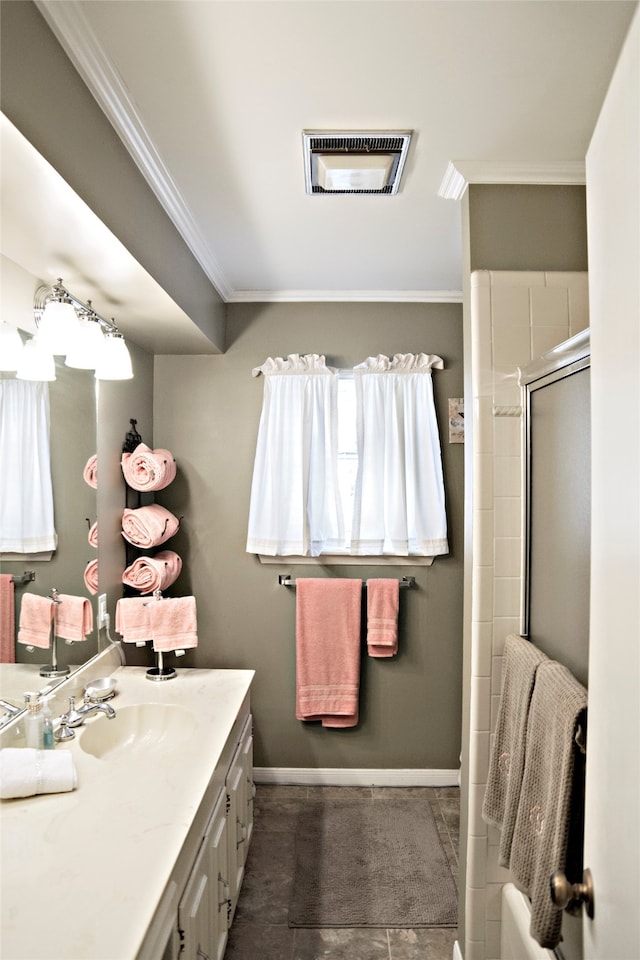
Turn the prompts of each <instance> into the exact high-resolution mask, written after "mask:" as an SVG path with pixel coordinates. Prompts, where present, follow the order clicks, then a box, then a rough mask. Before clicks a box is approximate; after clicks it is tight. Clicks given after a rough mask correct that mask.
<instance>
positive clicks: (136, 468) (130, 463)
mask: <svg viewBox="0 0 640 960" xmlns="http://www.w3.org/2000/svg"><path fill="white" fill-rule="evenodd" d="M121 462H122V472H123V474H124V478H125V480H126V481H127V483H128V485H129V486H130V487H132V488H133V489H134V490H143V491H152V490H164V488H165V487H168V486H169V484H170V483H171V481H172V480H174V479H175V475H176V462H175V460H174V459H173V455H172V454H171V453H170V452H169V450H164V449H162V447H157V448H156V449H155V450H151V449H150V448H149V447H148V446H147V445H146V443H139V444H138V446H137V447H136V449H135V450H134V451H133V453H123V454H122V461H121Z"/></svg>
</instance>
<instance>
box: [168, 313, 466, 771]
mask: <svg viewBox="0 0 640 960" xmlns="http://www.w3.org/2000/svg"><path fill="white" fill-rule="evenodd" d="M227 323H228V342H227V350H226V352H225V354H224V355H222V356H219V357H157V358H156V361H155V393H154V438H155V442H156V444H157V445H159V446H167V447H168V448H169V449H170V450H171V451H172V452H173V454H174V456H175V457H176V460H177V462H178V476H177V478H176V480H175V482H174V483H173V484H172V485H171V486H170V487H168V488H167V489H166V490H164V491H162V492H161V493H159V494H158V495H157V498H156V499H157V501H158V502H161V503H162V504H164V505H165V506H166V507H168V508H169V509H171V510H172V511H173V512H174V513H176V514H178V515H183V516H184V520H183V525H182V529H181V531H180V532H179V534H178V535H177V536H176V537H175V538H173V539H172V541H171V545H172V546H173V547H175V549H176V550H177V551H178V553H180V554H181V556H182V557H183V560H184V562H185V566H184V570H183V574H182V575H181V578H180V579H179V581H178V582H177V583H176V585H175V593H176V594H177V595H182V594H187V593H193V594H194V595H195V596H196V598H197V604H198V624H199V639H200V643H199V647H198V649H197V650H196V651H194V652H191V653H188V654H187V657H186V658H185V659H186V660H187V662H190V663H191V664H193V665H195V666H201V667H248V668H253V669H255V670H256V680H255V685H254V689H253V693H252V702H253V707H254V713H255V763H256V765H257V766H266V767H312V768H316V767H317V768H322V767H338V768H340V767H345V768H405V767H406V768H435V769H437V768H449V769H450V768H457V766H458V755H459V751H460V703H461V667H462V664H461V656H462V654H461V650H462V564H463V557H462V520H463V502H462V499H463V447H462V445H461V444H454V445H450V444H449V443H448V439H447V438H448V433H447V398H448V397H458V396H461V394H462V311H461V308H460V306H459V305H455V304H430V305H417V304H403V305H398V304H353V303H351V304H251V305H230V306H229V307H228V317H227ZM421 351H422V352H427V353H437V354H439V355H441V356H442V357H443V359H444V361H445V370H443V371H436V372H435V373H434V378H433V379H434V388H435V396H436V404H437V410H438V418H439V424H440V430H441V436H442V441H443V442H442V449H443V457H444V471H445V483H446V497H447V513H448V521H449V542H450V550H451V552H450V555H449V556H447V557H442V558H438V559H437V560H436V561H435V562H434V564H433V566H431V567H429V568H420V567H404V566H393V567H385V566H382V567H380V566H362V567H361V566H356V567H354V566H335V567H331V568H330V569H327V571H326V573H327V574H328V575H330V576H357V577H362V578H367V577H369V576H398V577H400V576H402V575H403V574H405V573H408V574H411V575H415V576H416V579H417V586H416V588H414V589H411V590H406V591H403V592H402V593H401V604H400V606H401V612H400V638H399V648H400V650H399V655H398V656H397V657H396V658H394V659H392V660H386V661H382V660H373V659H371V658H368V657H366V656H363V662H362V678H361V683H362V687H361V720H360V724H359V726H358V727H357V728H355V729H352V730H343V731H335V730H334V731H328V730H326V729H323V728H322V727H320V726H319V725H318V724H315V723H302V722H300V721H297V720H296V719H295V714H294V694H295V655H294V638H295V592H294V591H293V590H291V589H288V588H285V587H281V586H279V585H278V574H279V573H281V572H287V573H289V572H290V573H291V574H292V575H293V576H301V577H303V576H313V575H321V574H322V573H323V572H324V571H320V573H319V572H318V569H317V568H315V567H309V566H296V565H295V564H292V563H288V562H282V563H279V564H277V565H262V564H260V562H259V560H258V559H257V558H256V557H255V556H252V555H249V554H247V553H246V552H245V544H246V533H247V513H248V504H249V493H250V484H251V473H252V466H253V456H254V451H255V440H256V435H257V427H258V418H259V414H260V408H261V404H262V393H263V381H262V378H255V379H254V378H252V376H251V369H252V368H253V367H255V366H257V365H259V364H261V363H262V362H263V361H264V360H265V359H266V357H268V356H270V355H272V356H283V355H284V356H286V355H287V354H289V353H301V354H304V353H311V352H315V353H324V354H325V355H326V356H327V362H328V363H330V364H331V365H336V366H352V365H353V364H354V363H356V362H358V361H361V360H363V359H364V358H365V357H367V356H369V355H372V354H373V355H375V354H378V353H386V354H387V355H393V354H394V353H397V352H421Z"/></svg>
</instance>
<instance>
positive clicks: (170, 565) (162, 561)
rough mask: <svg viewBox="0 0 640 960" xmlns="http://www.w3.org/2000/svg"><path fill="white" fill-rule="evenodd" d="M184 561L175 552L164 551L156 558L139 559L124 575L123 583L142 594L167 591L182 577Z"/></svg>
mask: <svg viewBox="0 0 640 960" xmlns="http://www.w3.org/2000/svg"><path fill="white" fill-rule="evenodd" d="M181 570H182V560H181V558H180V557H179V556H178V554H177V553H174V552H173V550H162V551H161V552H160V553H157V554H156V555H155V557H138V559H137V560H134V561H133V563H132V564H131V565H130V566H128V567H127V569H126V570H125V572H124V573H123V574H122V582H123V583H125V584H126V585H127V586H128V587H133V589H134V590H139V591H140V593H153V591H154V590H166V589H167V588H168V587H170V586H171V584H172V583H174V582H175V581H176V580H177V579H178V577H179V576H180V571H181Z"/></svg>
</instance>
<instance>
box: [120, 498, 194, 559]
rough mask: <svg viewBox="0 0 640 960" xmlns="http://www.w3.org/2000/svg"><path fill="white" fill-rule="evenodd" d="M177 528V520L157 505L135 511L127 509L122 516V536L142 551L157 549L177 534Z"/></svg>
mask: <svg viewBox="0 0 640 960" xmlns="http://www.w3.org/2000/svg"><path fill="white" fill-rule="evenodd" d="M179 526H180V521H179V520H178V518H177V517H174V515H173V514H172V513H170V512H169V510H166V509H165V508H164V507H161V506H160V504H159V503H152V504H150V505H149V506H148V507H138V508H137V510H130V509H128V508H127V509H126V510H125V511H124V513H123V514H122V536H123V537H124V538H125V540H128V541H129V543H132V544H133V545H134V547H140V549H142V550H148V549H149V548H150V547H159V546H160V544H161V543H165V541H167V540H169V539H170V537H172V536H173V535H174V534H175V533H177V531H178V527H179Z"/></svg>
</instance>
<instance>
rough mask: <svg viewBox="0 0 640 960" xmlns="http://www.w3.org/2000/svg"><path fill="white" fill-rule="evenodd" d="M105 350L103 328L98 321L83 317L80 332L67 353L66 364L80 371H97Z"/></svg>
mask: <svg viewBox="0 0 640 960" xmlns="http://www.w3.org/2000/svg"><path fill="white" fill-rule="evenodd" d="M103 349H104V337H103V335H102V328H101V327H100V323H99V322H98V321H97V320H91V319H88V318H86V317H81V318H80V320H79V321H78V332H77V334H76V336H75V338H74V340H73V343H72V344H71V346H70V348H69V350H68V351H67V358H66V360H65V364H66V366H67V367H75V368H76V369H78V370H95V368H96V367H97V366H98V363H99V362H100V356H101V354H102V351H103Z"/></svg>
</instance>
